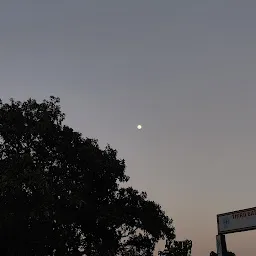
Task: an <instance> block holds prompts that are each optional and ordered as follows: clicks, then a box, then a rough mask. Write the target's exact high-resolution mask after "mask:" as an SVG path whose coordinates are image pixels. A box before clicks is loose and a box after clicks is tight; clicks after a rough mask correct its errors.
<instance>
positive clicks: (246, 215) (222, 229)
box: [217, 207, 256, 234]
mask: <svg viewBox="0 0 256 256" xmlns="http://www.w3.org/2000/svg"><path fill="white" fill-rule="evenodd" d="M217 223H218V233H219V234H228V233H235V232H240V231H247V230H253V229H256V207H255V208H249V209H244V210H240V211H234V212H228V213H223V214H219V215H217Z"/></svg>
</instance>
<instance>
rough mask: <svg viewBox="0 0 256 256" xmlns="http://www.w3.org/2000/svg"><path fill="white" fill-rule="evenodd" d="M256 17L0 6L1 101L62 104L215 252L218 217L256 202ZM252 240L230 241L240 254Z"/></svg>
mask: <svg viewBox="0 0 256 256" xmlns="http://www.w3.org/2000/svg"><path fill="white" fill-rule="evenodd" d="M255 13H256V1H254V0H226V1H223V0H215V1H213V0H211V1H210V0H176V1H175V0H161V1H157V0H154V1H152V0H72V1H71V0H62V1H61V0H56V1H53V0H41V1H35V0H22V1H21V0H8V1H2V2H1V3H0V35H1V41H0V59H1V62H0V78H1V80H0V81H1V85H0V86H1V94H0V97H1V98H2V99H3V100H4V101H7V100H8V98H10V97H14V98H15V99H17V100H26V99H28V98H29V97H33V98H36V99H38V100H42V99H44V98H48V97H49V96H50V95H55V96H59V97H60V98H61V105H62V109H63V111H64V112H65V113H66V114H67V119H66V122H67V123H68V124H69V125H71V126H72V127H73V128H74V129H76V130H78V131H80V132H82V133H83V135H84V136H85V137H94V138H97V139H99V143H100V145H101V147H104V146H105V145H106V143H110V144H111V146H112V147H113V148H116V149H117V150H118V152H119V156H120V157H122V158H124V159H125V160H126V162H127V173H128V175H130V176H131V181H130V183H131V184H132V185H133V186H134V187H136V188H138V189H139V190H146V191H147V192H148V195H149V197H150V198H151V199H153V200H155V201H157V202H158V203H160V204H161V205H162V206H163V208H164V210H165V211H166V213H167V214H168V215H169V216H170V217H171V218H173V220H174V225H175V227H176V232H177V239H185V238H188V239H191V240H192V241H193V255H194V256H207V255H209V253H210V251H211V250H215V249H216V248H215V235H216V232H217V228H216V214H218V213H222V212H226V211H232V210H236V209H242V208H247V207H248V208H249V207H254V206H256V201H255V195H254V193H255V190H254V186H255V180H256V83H255V82H256V14H255ZM138 124H142V125H143V129H142V130H140V131H138V130H137V129H136V126H137V125H138ZM255 239H256V232H253V231H251V232H247V233H246V232H245V233H240V234H235V235H228V236H227V242H228V246H229V249H230V250H231V251H234V252H235V253H237V255H247V256H254V255H255V252H256V245H255Z"/></svg>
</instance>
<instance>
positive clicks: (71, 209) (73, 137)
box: [0, 97, 175, 256]
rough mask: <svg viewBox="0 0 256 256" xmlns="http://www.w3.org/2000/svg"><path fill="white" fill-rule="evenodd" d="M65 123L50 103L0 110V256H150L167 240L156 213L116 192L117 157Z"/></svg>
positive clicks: (130, 193) (129, 192)
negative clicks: (159, 244) (156, 246)
mask: <svg viewBox="0 0 256 256" xmlns="http://www.w3.org/2000/svg"><path fill="white" fill-rule="evenodd" d="M64 118H65V116H64V114H63V113H62V112H61V109H60V105H59V99H58V98H55V97H51V98H50V99H49V100H45V101H43V102H41V103H38V102H37V101H36V100H33V99H29V100H28V101H25V102H19V101H14V100H13V99H11V101H10V102H9V103H5V104H3V103H2V102H1V103H0V206H1V211H0V248H1V255H8V256H9V255H31V256H32V255H33V256H34V255H40V256H41V255H61V256H63V255H82V254H85V255H87V256H97V255H109V256H110V255H111V256H112V255H123V256H124V255H145V256H149V255H153V251H154V248H155V244H156V243H157V242H158V241H159V240H160V239H166V240H167V241H172V240H173V239H174V238H175V235H174V228H173V225H172V220H171V219H170V218H168V217H167V216H166V215H165V213H164V212H163V210H162V209H161V207H160V206H159V205H158V204H156V203H155V202H153V201H150V200H148V199H147V195H146V193H144V192H143V193H139V192H138V191H137V190H135V189H133V188H131V187H129V188H124V187H122V184H123V183H125V182H127V181H128V180H129V177H128V176H126V174H125V162H124V160H120V159H118V158H117V151H116V150H114V149H112V148H111V147H110V146H109V145H108V146H107V147H106V148H105V149H104V150H102V149H100V148H99V146H98V143H97V140H94V139H88V138H86V139H85V138H83V137H82V135H81V134H80V133H78V132H75V131H74V130H73V129H72V128H70V127H68V126H67V125H64V123H63V121H64ZM80 118H81V117H80Z"/></svg>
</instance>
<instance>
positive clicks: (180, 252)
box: [158, 240, 192, 256]
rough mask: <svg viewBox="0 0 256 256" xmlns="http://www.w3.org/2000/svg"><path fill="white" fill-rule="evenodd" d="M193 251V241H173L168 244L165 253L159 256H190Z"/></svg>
mask: <svg viewBox="0 0 256 256" xmlns="http://www.w3.org/2000/svg"><path fill="white" fill-rule="evenodd" d="M191 251H192V241H191V240H184V241H171V243H167V244H166V248H165V250H164V251H160V252H159V253H158V255H159V256H190V255H191Z"/></svg>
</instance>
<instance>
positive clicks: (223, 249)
mask: <svg viewBox="0 0 256 256" xmlns="http://www.w3.org/2000/svg"><path fill="white" fill-rule="evenodd" d="M216 246H217V254H218V256H227V244H226V238H225V235H217V236H216Z"/></svg>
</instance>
